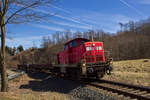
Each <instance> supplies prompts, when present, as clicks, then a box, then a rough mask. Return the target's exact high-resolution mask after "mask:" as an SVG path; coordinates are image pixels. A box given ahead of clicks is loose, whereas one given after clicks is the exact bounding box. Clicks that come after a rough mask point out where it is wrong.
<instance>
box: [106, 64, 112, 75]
mask: <svg viewBox="0 0 150 100" xmlns="http://www.w3.org/2000/svg"><path fill="white" fill-rule="evenodd" d="M112 70H113V67H112V66H108V67H107V74H108V75H110V74H111V71H112Z"/></svg>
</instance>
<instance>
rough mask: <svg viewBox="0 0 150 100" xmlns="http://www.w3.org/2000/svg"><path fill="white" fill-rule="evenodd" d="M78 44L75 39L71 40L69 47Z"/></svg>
mask: <svg viewBox="0 0 150 100" xmlns="http://www.w3.org/2000/svg"><path fill="white" fill-rule="evenodd" d="M75 46H78V42H77V41H73V42H71V43H70V47H75Z"/></svg>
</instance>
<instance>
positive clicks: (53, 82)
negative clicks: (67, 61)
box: [20, 73, 84, 93]
mask: <svg viewBox="0 0 150 100" xmlns="http://www.w3.org/2000/svg"><path fill="white" fill-rule="evenodd" d="M28 76H29V77H31V78H33V79H34V80H30V81H29V82H28V84H25V85H21V86H20V89H32V91H40V92H48V91H51V92H59V93H69V92H71V90H73V89H75V88H77V87H84V85H81V84H78V83H76V82H73V81H69V80H64V79H62V78H56V77H52V76H51V75H49V74H44V73H28Z"/></svg>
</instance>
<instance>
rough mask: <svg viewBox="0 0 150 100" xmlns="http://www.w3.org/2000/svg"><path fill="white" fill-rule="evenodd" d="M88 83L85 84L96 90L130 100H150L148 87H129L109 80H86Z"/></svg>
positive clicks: (129, 85)
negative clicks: (131, 99)
mask: <svg viewBox="0 0 150 100" xmlns="http://www.w3.org/2000/svg"><path fill="white" fill-rule="evenodd" d="M86 81H87V79H86ZM88 81H90V82H87V83H88V85H90V86H94V87H96V88H101V89H104V90H108V91H112V92H115V93H118V94H123V95H124V96H129V97H131V98H136V99H138V100H150V88H149V87H144V86H137V85H131V84H126V83H120V82H114V81H109V80H98V79H88ZM116 87H119V88H116ZM137 92H138V93H137Z"/></svg>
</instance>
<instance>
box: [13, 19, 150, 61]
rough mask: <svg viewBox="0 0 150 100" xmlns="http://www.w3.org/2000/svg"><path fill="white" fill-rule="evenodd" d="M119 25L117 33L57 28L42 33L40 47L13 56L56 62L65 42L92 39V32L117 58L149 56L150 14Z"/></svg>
mask: <svg viewBox="0 0 150 100" xmlns="http://www.w3.org/2000/svg"><path fill="white" fill-rule="evenodd" d="M119 25H120V30H118V31H117V32H116V33H109V32H105V31H104V30H101V29H99V30H88V31H87V32H75V33H72V32H71V31H70V30H66V31H64V32H56V33H53V34H52V35H51V36H48V37H43V39H42V43H41V47H40V48H37V47H32V48H29V49H27V50H25V51H23V52H19V53H18V54H16V56H15V57H14V59H17V60H19V63H24V64H25V63H32V64H48V63H55V59H56V58H55V56H56V54H57V53H58V52H59V51H61V50H62V48H63V44H64V43H65V42H67V41H69V40H71V39H73V38H79V37H82V38H87V39H91V38H92V36H93V38H94V41H101V42H103V43H104V49H105V51H109V52H110V56H111V57H112V58H113V60H114V61H116V60H117V61H118V60H132V59H143V58H150V53H149V52H150V18H149V19H146V20H141V21H138V22H133V21H129V22H128V23H125V24H124V23H119ZM21 48H22V47H21ZM18 50H19V48H18ZM19 51H20V50H19Z"/></svg>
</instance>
